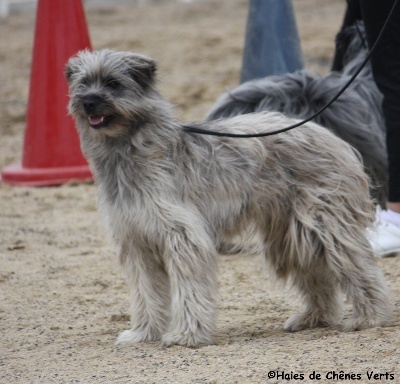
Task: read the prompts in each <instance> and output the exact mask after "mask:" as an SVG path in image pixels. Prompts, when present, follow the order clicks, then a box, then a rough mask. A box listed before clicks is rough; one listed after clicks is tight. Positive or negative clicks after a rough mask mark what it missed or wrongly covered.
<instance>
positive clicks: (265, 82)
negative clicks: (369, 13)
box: [206, 22, 388, 208]
mask: <svg viewBox="0 0 400 384" xmlns="http://www.w3.org/2000/svg"><path fill="white" fill-rule="evenodd" d="M365 41H366V39H365V30H364V25H363V23H362V22H358V23H357V24H355V25H353V26H351V27H348V28H346V29H345V30H344V31H342V32H341V33H339V34H338V36H337V42H336V43H337V45H338V46H340V48H341V49H342V50H343V51H344V56H343V69H342V71H341V72H335V71H333V72H329V73H327V74H326V75H323V76H320V75H318V74H316V73H314V72H312V71H309V70H301V71H297V72H294V73H287V74H283V75H277V76H267V77H264V78H261V79H255V80H252V81H248V82H246V83H243V84H241V85H239V86H238V87H237V88H235V89H233V90H231V91H229V92H226V93H224V94H223V95H221V97H220V98H219V99H218V100H217V101H216V102H215V104H214V105H213V106H212V108H211V110H210V111H209V113H208V114H207V116H206V120H216V119H221V118H227V117H233V116H237V115H241V114H245V113H250V112H261V111H277V112H282V113H284V114H285V115H286V116H289V117H294V118H299V119H305V118H308V117H310V116H312V115H313V114H314V113H316V112H317V111H318V110H319V109H320V108H321V107H323V106H324V105H325V104H327V103H328V102H329V101H330V100H331V99H332V98H333V97H334V96H335V95H336V94H337V93H338V92H339V91H340V90H341V88H342V87H343V86H344V85H345V84H346V83H347V82H348V81H349V79H350V77H351V76H352V75H353V74H354V73H355V72H356V71H357V70H358V69H359V67H360V65H361V63H362V62H363V61H364V59H365V58H366V56H367V54H368V51H367V49H366V42H365ZM381 105H382V94H381V93H380V91H379V90H378V88H377V86H376V84H375V81H374V79H373V76H372V70H371V66H370V65H369V63H368V64H367V65H366V66H365V67H364V68H363V69H362V71H361V72H360V73H359V74H358V76H357V78H356V79H355V80H354V81H353V83H352V84H351V86H350V87H349V88H348V89H347V90H346V91H345V92H344V93H343V94H342V95H341V96H340V98H339V99H338V100H336V101H335V103H334V104H332V105H331V106H330V107H329V108H328V109H326V110H325V111H323V112H322V113H321V114H319V115H318V116H317V117H316V118H315V119H314V120H313V121H314V122H316V123H318V124H320V125H322V126H323V127H326V128H328V129H330V130H331V131H332V132H334V133H335V134H336V135H338V136H339V137H340V138H342V139H343V140H345V141H346V142H348V143H349V144H351V145H352V146H353V147H354V148H356V149H357V150H358V151H359V152H360V154H361V156H362V158H363V162H364V165H365V168H366V170H367V172H368V173H369V175H370V177H371V179H372V183H371V194H372V196H373V197H374V199H375V200H376V201H377V203H379V204H380V205H381V206H382V207H383V208H384V207H385V206H386V201H387V182H388V169H387V167H388V164H387V153H386V144H385V136H386V133H385V124H384V119H383V113H382V107H381Z"/></svg>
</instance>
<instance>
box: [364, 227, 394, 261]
mask: <svg viewBox="0 0 400 384" xmlns="http://www.w3.org/2000/svg"><path fill="white" fill-rule="evenodd" d="M368 232H369V236H368V237H369V241H370V243H371V246H372V248H373V250H374V251H375V253H376V254H377V256H380V257H387V256H395V254H396V253H400V227H398V226H397V225H395V224H393V223H391V222H390V221H382V220H381V221H379V222H378V223H377V225H376V228H375V230H371V231H368Z"/></svg>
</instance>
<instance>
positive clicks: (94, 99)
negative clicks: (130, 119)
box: [82, 94, 114, 129]
mask: <svg viewBox="0 0 400 384" xmlns="http://www.w3.org/2000/svg"><path fill="white" fill-rule="evenodd" d="M102 102H103V99H102V98H101V97H100V96H97V95H94V94H92V95H87V96H84V97H83V98H82V105H83V109H84V110H85V113H86V114H87V116H88V120H89V124H90V126H91V127H92V128H96V129H97V128H104V127H107V126H108V125H109V124H110V122H111V121H112V119H113V118H114V116H112V115H105V114H103V113H102V112H101V109H102V108H101V104H102Z"/></svg>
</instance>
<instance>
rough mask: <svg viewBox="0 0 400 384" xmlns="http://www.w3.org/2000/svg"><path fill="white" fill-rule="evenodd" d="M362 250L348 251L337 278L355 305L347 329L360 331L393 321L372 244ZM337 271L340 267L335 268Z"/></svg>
mask: <svg viewBox="0 0 400 384" xmlns="http://www.w3.org/2000/svg"><path fill="white" fill-rule="evenodd" d="M363 245H364V247H361V248H360V249H359V250H348V251H347V255H348V257H347V260H346V261H345V262H343V260H342V266H341V268H340V269H339V270H337V276H338V279H339V282H340V284H341V287H342V289H343V291H344V292H345V293H346V294H347V297H348V298H350V299H351V300H352V302H353V316H352V317H351V318H350V319H346V320H345V321H344V324H343V329H344V330H346V331H354V330H360V329H364V328H370V327H375V326H381V325H385V324H387V323H388V322H389V321H390V319H391V314H392V308H391V303H390V293H389V289H388V287H387V284H386V282H385V279H384V276H383V273H382V272H381V270H380V269H379V268H378V266H377V264H376V260H375V259H374V255H373V252H372V250H371V249H369V250H366V249H365V248H370V247H369V244H368V241H367V240H365V243H364V244H363ZM334 268H337V265H335V266H334Z"/></svg>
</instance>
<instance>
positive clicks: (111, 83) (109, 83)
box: [105, 79, 120, 89]
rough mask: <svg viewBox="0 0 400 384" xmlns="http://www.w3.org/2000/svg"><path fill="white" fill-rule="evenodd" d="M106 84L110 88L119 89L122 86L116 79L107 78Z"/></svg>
mask: <svg viewBox="0 0 400 384" xmlns="http://www.w3.org/2000/svg"><path fill="white" fill-rule="evenodd" d="M105 85H106V87H108V88H111V89H117V88H118V87H119V86H120V83H119V82H118V81H117V80H115V79H107V80H106V81H105Z"/></svg>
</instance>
